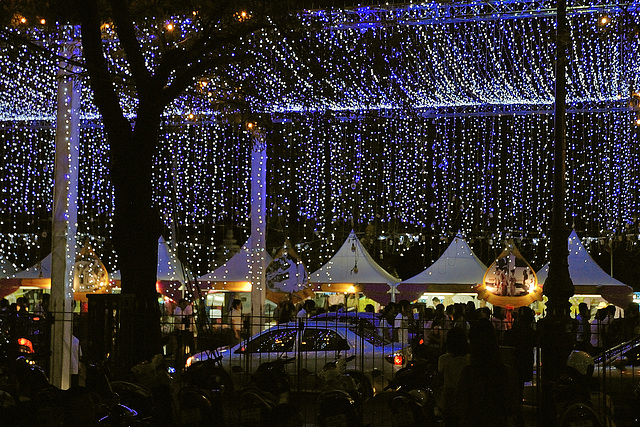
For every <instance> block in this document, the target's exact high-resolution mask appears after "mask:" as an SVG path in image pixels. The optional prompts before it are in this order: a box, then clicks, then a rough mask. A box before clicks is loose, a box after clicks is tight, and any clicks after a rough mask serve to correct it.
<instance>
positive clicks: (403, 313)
mask: <svg viewBox="0 0 640 427" xmlns="http://www.w3.org/2000/svg"><path fill="white" fill-rule="evenodd" d="M398 305H399V307H400V311H399V312H398V314H397V315H396V318H395V320H394V322H393V329H394V331H395V332H396V341H397V342H399V343H401V344H403V345H409V316H410V315H411V303H410V302H409V301H407V300H402V301H400V302H399V303H398Z"/></svg>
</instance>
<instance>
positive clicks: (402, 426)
mask: <svg viewBox="0 0 640 427" xmlns="http://www.w3.org/2000/svg"><path fill="white" fill-rule="evenodd" d="M435 376H436V371H435V370H434V367H433V365H432V364H430V363H428V362H427V361H426V360H423V359H414V360H412V361H410V362H409V363H408V365H407V366H406V367H404V368H402V369H401V370H399V371H398V372H396V375H395V377H394V378H393V380H392V381H391V382H390V383H389V385H388V386H387V387H386V388H385V390H392V391H394V392H395V396H394V397H393V398H392V399H391V401H390V402H389V406H390V409H391V412H392V414H393V416H392V423H393V427H413V426H432V425H437V424H438V417H437V416H436V413H435V408H436V400H435V397H434V395H433V390H432V388H431V387H432V385H433V383H434V379H435Z"/></svg>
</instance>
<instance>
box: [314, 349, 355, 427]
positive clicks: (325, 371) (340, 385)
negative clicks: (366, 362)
mask: <svg viewBox="0 0 640 427" xmlns="http://www.w3.org/2000/svg"><path fill="white" fill-rule="evenodd" d="M353 359H355V356H350V357H346V358H345V357H341V356H340V354H338V356H337V357H336V359H335V360H334V361H331V362H327V363H326V364H325V365H324V367H323V368H322V370H321V371H320V372H319V373H318V378H319V379H320V380H321V381H322V385H321V386H320V390H322V391H321V393H320V395H319V396H318V403H317V413H316V420H317V423H318V426H320V427H350V426H354V427H355V426H360V425H362V422H361V413H362V404H363V403H364V400H365V398H364V396H363V395H362V394H361V393H360V392H359V390H358V385H357V384H356V381H354V379H353V377H352V376H350V375H347V372H346V370H347V363H348V362H350V361H352V360H353Z"/></svg>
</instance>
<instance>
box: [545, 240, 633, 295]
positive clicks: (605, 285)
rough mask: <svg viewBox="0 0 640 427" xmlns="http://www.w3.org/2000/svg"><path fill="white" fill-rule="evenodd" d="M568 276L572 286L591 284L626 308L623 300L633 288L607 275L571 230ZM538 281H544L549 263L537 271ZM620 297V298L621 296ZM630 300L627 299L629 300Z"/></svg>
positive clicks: (547, 273)
mask: <svg viewBox="0 0 640 427" xmlns="http://www.w3.org/2000/svg"><path fill="white" fill-rule="evenodd" d="M568 262H569V276H570V277H571V281H572V282H573V285H574V286H584V287H587V286H593V287H595V288H596V289H597V290H598V292H600V293H601V294H602V296H603V297H604V298H605V299H606V300H607V301H609V302H612V303H614V304H616V305H620V306H621V307H623V308H626V305H625V304H624V301H625V300H626V296H627V295H628V296H630V295H631V292H633V289H632V288H631V287H630V286H627V285H625V284H624V283H622V282H621V281H619V280H616V279H614V278H613V277H611V276H609V275H608V274H607V273H606V272H605V271H604V270H603V269H601V268H600V266H599V265H598V264H596V262H595V261H594V260H593V258H591V256H590V255H589V254H588V253H587V250H586V249H585V247H584V245H583V244H582V242H581V241H580V238H579V237H578V234H577V233H576V232H575V231H572V232H571V234H570V235H569V257H568ZM536 274H537V276H538V282H539V283H544V281H545V280H546V279H547V276H548V275H549V263H547V264H546V265H545V266H544V267H542V268H541V269H540V271H538V272H537V273H536ZM621 297H622V298H621ZM630 301H631V300H630V299H629V302H630Z"/></svg>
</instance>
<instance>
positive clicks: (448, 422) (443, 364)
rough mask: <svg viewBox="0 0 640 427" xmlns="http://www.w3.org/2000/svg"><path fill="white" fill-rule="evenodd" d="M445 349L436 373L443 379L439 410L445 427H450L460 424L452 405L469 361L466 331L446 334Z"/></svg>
mask: <svg viewBox="0 0 640 427" xmlns="http://www.w3.org/2000/svg"><path fill="white" fill-rule="evenodd" d="M446 347H447V352H446V353H445V354H443V355H441V356H440V357H439V358H438V373H439V374H440V375H442V379H443V389H442V398H441V401H440V408H441V409H442V413H443V415H444V425H445V427H450V426H458V425H459V424H460V419H459V417H458V414H457V413H456V411H455V406H454V404H455V397H456V387H457V386H458V381H459V380H460V374H461V373H462V368H464V367H465V366H467V365H468V364H469V361H470V359H469V344H468V342H467V334H466V331H465V330H464V329H462V328H453V329H450V330H449V332H448V333H447V345H446Z"/></svg>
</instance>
